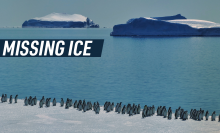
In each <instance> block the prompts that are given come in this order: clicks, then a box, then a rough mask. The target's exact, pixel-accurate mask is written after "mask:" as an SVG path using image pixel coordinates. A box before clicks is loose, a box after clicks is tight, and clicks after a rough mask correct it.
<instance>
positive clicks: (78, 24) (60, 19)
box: [22, 13, 99, 28]
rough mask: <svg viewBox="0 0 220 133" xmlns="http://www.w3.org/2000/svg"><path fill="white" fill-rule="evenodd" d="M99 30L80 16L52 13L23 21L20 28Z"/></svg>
mask: <svg viewBox="0 0 220 133" xmlns="http://www.w3.org/2000/svg"><path fill="white" fill-rule="evenodd" d="M29 27H34V28H86V27H91V28H99V25H98V24H95V23H94V22H93V21H92V20H91V19H89V18H87V17H85V16H82V15H80V14H73V15H70V14H64V13H52V14H49V15H46V16H44V17H39V18H33V19H30V20H28V21H25V22H24V23H23V24H22V28H29Z"/></svg>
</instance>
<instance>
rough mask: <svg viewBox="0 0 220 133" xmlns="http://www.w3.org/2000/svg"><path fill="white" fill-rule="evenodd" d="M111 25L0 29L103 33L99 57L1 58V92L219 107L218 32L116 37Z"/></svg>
mask: <svg viewBox="0 0 220 133" xmlns="http://www.w3.org/2000/svg"><path fill="white" fill-rule="evenodd" d="M111 31H112V29H0V38H1V39H104V47H103V52H102V57H101V58H99V57H94V58H68V57H66V58H65V57H63V58H61V57H57V58H50V57H44V58H42V57H39V58H38V57H34V58H31V57H28V58H27V57H26V58H25V57H22V58H20V57H15V58H5V57H4V58H0V93H7V94H8V95H11V94H12V95H13V96H15V95H16V94H18V95H19V98H25V97H26V96H30V95H31V96H37V98H38V99H40V98H41V97H42V96H43V95H44V96H45V97H51V98H54V97H55V98H57V99H58V101H59V100H60V98H65V99H66V98H67V97H68V98H72V99H73V100H79V99H86V100H90V101H92V102H95V101H99V102H100V103H101V104H104V102H105V101H112V102H123V104H127V103H136V104H138V103H140V104H141V105H142V107H143V106H144V105H145V104H146V105H149V106H151V105H155V106H159V105H162V106H167V107H172V108H173V110H174V109H176V108H178V107H179V106H181V107H182V108H184V109H187V110H188V111H189V110H190V109H191V108H196V109H199V108H202V109H205V110H209V111H210V112H211V111H214V110H215V111H217V113H220V38H219V37H112V36H110V32H111Z"/></svg>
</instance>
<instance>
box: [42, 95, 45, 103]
mask: <svg viewBox="0 0 220 133" xmlns="http://www.w3.org/2000/svg"><path fill="white" fill-rule="evenodd" d="M42 103H43V104H45V98H44V96H43V97H42Z"/></svg>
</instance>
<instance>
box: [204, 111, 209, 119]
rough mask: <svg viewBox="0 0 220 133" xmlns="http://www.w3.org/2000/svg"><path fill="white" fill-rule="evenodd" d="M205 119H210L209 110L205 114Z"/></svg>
mask: <svg viewBox="0 0 220 133" xmlns="http://www.w3.org/2000/svg"><path fill="white" fill-rule="evenodd" d="M205 118H206V120H208V119H209V111H208V110H207V111H206V113H205Z"/></svg>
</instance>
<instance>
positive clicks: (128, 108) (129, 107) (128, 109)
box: [126, 104, 131, 114]
mask: <svg viewBox="0 0 220 133" xmlns="http://www.w3.org/2000/svg"><path fill="white" fill-rule="evenodd" d="M130 109H131V106H130V104H128V105H127V109H126V111H127V114H129V112H130Z"/></svg>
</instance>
